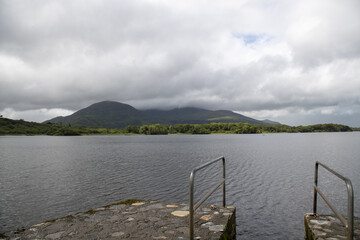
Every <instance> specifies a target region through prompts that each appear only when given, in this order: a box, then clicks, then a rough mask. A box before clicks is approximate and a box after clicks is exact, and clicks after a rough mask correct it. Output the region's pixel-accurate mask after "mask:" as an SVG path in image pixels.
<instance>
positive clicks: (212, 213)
mask: <svg viewBox="0 0 360 240" xmlns="http://www.w3.org/2000/svg"><path fill="white" fill-rule="evenodd" d="M194 220H195V236H196V238H195V239H235V208H234V207H226V208H222V207H219V206H214V205H211V206H204V207H200V208H199V209H198V210H197V211H196V212H195V218H194ZM188 223H189V217H188V205H186V204H176V203H162V202H157V201H136V202H134V201H125V202H120V203H117V204H112V205H108V206H105V207H102V208H98V209H94V210H89V211H87V212H80V213H77V214H74V215H69V216H66V217H63V218H58V219H54V220H50V221H46V222H43V223H40V224H36V225H33V226H30V227H25V228H21V229H18V230H16V231H12V232H8V233H4V234H2V235H1V236H0V239H6V240H8V239H9V240H10V239H11V240H22V239H37V240H40V239H43V240H48V239H49V240H55V239H89V240H91V239H188V236H189V235H188V232H189V227H188Z"/></svg>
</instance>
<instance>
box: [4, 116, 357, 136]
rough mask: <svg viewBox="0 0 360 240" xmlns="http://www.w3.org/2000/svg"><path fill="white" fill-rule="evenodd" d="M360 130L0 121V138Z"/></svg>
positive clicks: (328, 126) (325, 126)
mask: <svg viewBox="0 0 360 240" xmlns="http://www.w3.org/2000/svg"><path fill="white" fill-rule="evenodd" d="M352 131H360V128H351V127H349V126H346V125H342V124H333V123H327V124H315V125H308V126H296V127H293V126H287V125H256V124H249V123H207V124H176V125H161V124H152V125H143V126H134V125H130V126H127V127H125V128H123V129H116V128H103V127H84V126H71V125H67V126H64V125H61V124H53V123H35V122H27V121H24V120H12V119H8V118H0V135H12V136H15V135H27V136H32V135H49V136H80V135H203V134H267V133H307V132H352Z"/></svg>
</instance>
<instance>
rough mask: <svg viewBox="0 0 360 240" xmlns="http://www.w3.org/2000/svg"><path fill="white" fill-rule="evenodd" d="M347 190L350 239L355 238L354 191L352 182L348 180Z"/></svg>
mask: <svg viewBox="0 0 360 240" xmlns="http://www.w3.org/2000/svg"><path fill="white" fill-rule="evenodd" d="M345 182H346V188H347V189H348V212H347V215H348V219H347V222H348V229H347V230H348V231H347V232H348V236H347V237H348V239H353V238H354V190H353V186H352V183H351V181H350V180H348V179H346V181H345Z"/></svg>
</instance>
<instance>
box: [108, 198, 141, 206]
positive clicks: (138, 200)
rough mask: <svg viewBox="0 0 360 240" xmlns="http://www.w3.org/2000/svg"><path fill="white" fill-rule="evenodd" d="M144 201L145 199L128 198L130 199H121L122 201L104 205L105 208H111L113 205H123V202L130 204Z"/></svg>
mask: <svg viewBox="0 0 360 240" xmlns="http://www.w3.org/2000/svg"><path fill="white" fill-rule="evenodd" d="M142 201H144V200H141V199H128V200H125V201H121V202H117V203H112V204H109V205H106V206H104V208H109V207H111V206H115V205H122V204H128V205H129V204H133V203H136V202H142Z"/></svg>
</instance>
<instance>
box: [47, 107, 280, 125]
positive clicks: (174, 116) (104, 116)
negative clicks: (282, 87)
mask: <svg viewBox="0 0 360 240" xmlns="http://www.w3.org/2000/svg"><path fill="white" fill-rule="evenodd" d="M49 122H50V123H61V124H63V125H72V126H87V127H106V128H124V127H126V126H129V125H136V126H141V125H146V124H164V125H175V124H185V123H188V124H205V123H211V122H220V123H250V124H258V125H281V124H280V123H278V122H274V121H270V120H265V121H260V120H257V119H254V118H250V117H247V116H244V115H242V114H238V113H234V112H232V111H229V110H216V111H212V110H207V109H202V108H195V107H185V108H174V109H171V110H158V109H148V110H138V109H136V108H134V107H133V106H131V105H129V104H125V103H120V102H116V101H102V102H98V103H94V104H92V105H90V106H88V107H86V108H83V109H80V110H78V111H76V112H75V113H73V114H71V115H69V116H65V117H62V116H59V117H55V118H52V119H49V120H47V121H45V122H44V123H49Z"/></svg>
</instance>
